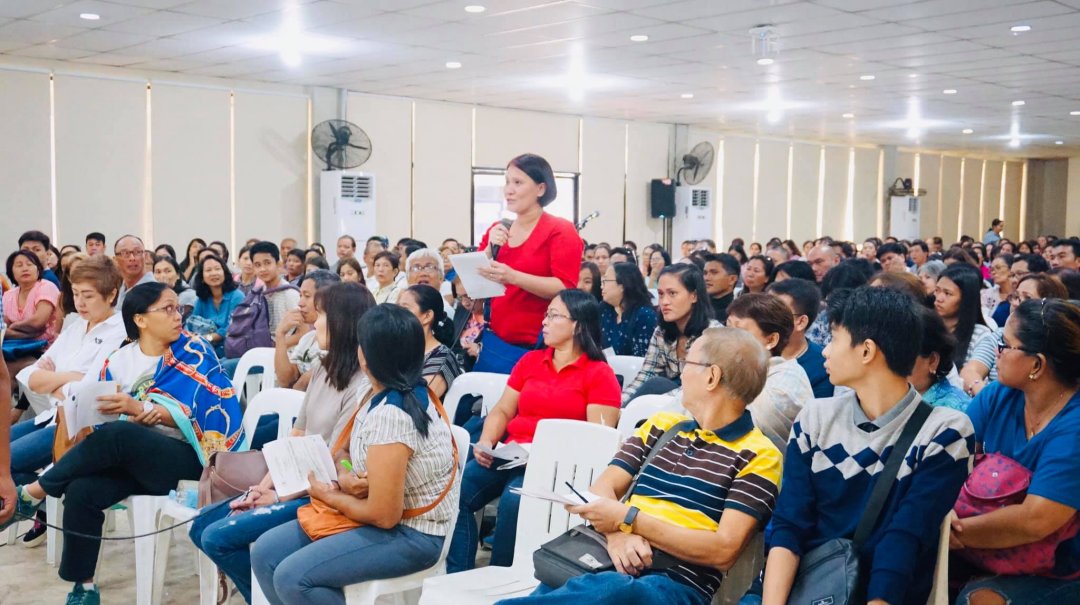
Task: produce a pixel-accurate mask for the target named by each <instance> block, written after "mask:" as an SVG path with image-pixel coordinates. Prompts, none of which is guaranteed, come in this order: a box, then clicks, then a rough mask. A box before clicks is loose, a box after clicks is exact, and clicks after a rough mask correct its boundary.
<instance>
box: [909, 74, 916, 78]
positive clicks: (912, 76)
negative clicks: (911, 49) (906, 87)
mask: <svg viewBox="0 0 1080 605" xmlns="http://www.w3.org/2000/svg"><path fill="white" fill-rule="evenodd" d="M907 77H909V78H918V77H919V74H908V75H907Z"/></svg>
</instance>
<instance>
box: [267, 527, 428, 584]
mask: <svg viewBox="0 0 1080 605" xmlns="http://www.w3.org/2000/svg"><path fill="white" fill-rule="evenodd" d="M443 540H444V538H443V536H432V535H428V534H425V533H421V532H419V531H417V530H415V529H413V528H411V527H406V526H404V525H401V524H398V525H397V526H396V527H394V528H391V529H379V528H378V527H375V526H373V525H365V526H363V527H358V528H356V529H351V530H349V531H346V532H342V533H340V534H335V535H333V536H329V537H327V538H323V539H321V540H317V541H314V542H312V540H311V538H308V537H307V534H305V533H304V530H303V529H301V528H300V522H299V521H290V522H289V523H286V524H284V525H279V526H278V527H275V528H274V529H271V530H270V531H268V532H266V533H265V534H263V535H262V537H261V538H259V539H258V540H256V541H255V546H254V548H252V550H251V565H252V568H253V569H254V571H255V577H256V578H258V580H259V586H260V587H261V588H262V591H263V594H265V595H266V599H267V600H268V601H270V603H272V604H273V605H284V604H285V603H305V604H311V605H331V604H332V605H345V592H344V590H342V589H343V588H344V587H345V586H348V585H349V584H358V583H360V582H367V581H369V580H381V579H385V578H397V577H401V576H405V575H408V574H411V573H414V572H417V571H420V570H421V569H426V568H428V567H431V566H432V565H434V564H435V562H436V561H438V560H439V553H440V552H441V551H442V545H443Z"/></svg>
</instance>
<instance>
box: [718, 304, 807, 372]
mask: <svg viewBox="0 0 1080 605" xmlns="http://www.w3.org/2000/svg"><path fill="white" fill-rule="evenodd" d="M732 315H734V316H735V317H741V318H743V319H750V320H753V321H754V323H756V324H757V325H758V328H760V329H761V331H762V332H763V333H764V334H766V335H768V334H776V335H777V336H779V340H778V341H777V342H776V346H775V347H773V349H772V355H773V357H779V356H780V354H781V353H783V352H784V347H786V346H787V343H788V340H790V339H791V333H792V332H794V331H795V318H794V317H792V316H791V308H790V307H788V306H787V305H786V304H784V302H783V301H782V300H780V299H779V298H777V297H775V296H771V295H769V294H765V293H763V292H750V293H747V294H743V295H742V296H740V297H738V298H736V299H735V300H734V301H732V303H731V306H729V307H728V316H729V317H730V316H732Z"/></svg>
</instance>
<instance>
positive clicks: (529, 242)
mask: <svg viewBox="0 0 1080 605" xmlns="http://www.w3.org/2000/svg"><path fill="white" fill-rule="evenodd" d="M495 224H496V225H497V224H498V223H495ZM494 226H495V225H492V226H491V227H494ZM491 227H488V230H487V232H485V233H484V238H483V239H482V240H481V241H480V250H486V249H487V246H488V237H489V235H490V233H491ZM584 248H585V243H584V242H582V241H581V237H580V236H578V233H577V230H576V229H574V225H573V224H572V223H571V222H570V221H568V220H566V219H562V218H558V217H555V216H552V215H550V214H548V213H546V212H545V213H543V214H541V215H540V220H539V221H537V223H536V227H534V228H533V231H532V233H530V234H529V238H528V239H526V240H525V242H524V243H523V244H521V245H520V246H517V247H514V246H510V245H509V244H507V245H504V246H502V247H501V248H499V254H498V256H497V257H496V259H495V260H497V261H499V262H500V263H503V264H505V265H509V266H510V268H512V269H515V270H517V271H521V272H522V273H528V274H530V275H536V276H539V277H557V278H559V281H561V282H562V283H563V285H565V286H566V287H567V288H573V287H574V286H576V285H577V280H578V273H579V271H580V267H581V253H582V251H583V250H584ZM549 302H551V301H549V300H547V299H545V298H541V297H539V296H536V295H535V294H530V293H529V292H526V291H525V290H522V289H521V288H519V287H517V286H511V285H509V284H507V286H506V294H504V295H502V296H499V297H497V298H493V299H491V329H492V331H494V332H495V334H496V335H498V336H499V338H502V339H503V340H505V341H506V342H509V343H512V344H515V345H519V346H523V347H532V346H533V345H535V344H536V340H537V337H538V336H539V335H540V327H541V325H540V324H541V323H542V322H543V321H544V313H546V312H547V307H548V303H549Z"/></svg>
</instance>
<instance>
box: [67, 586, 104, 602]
mask: <svg viewBox="0 0 1080 605" xmlns="http://www.w3.org/2000/svg"><path fill="white" fill-rule="evenodd" d="M67 605H101V593H100V592H98V589H97V586H94V587H93V588H91V589H90V590H87V589H86V588H84V587H83V585H82V584H76V585H75V587H74V588H72V589H71V592H69V593H68V596H67Z"/></svg>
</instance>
